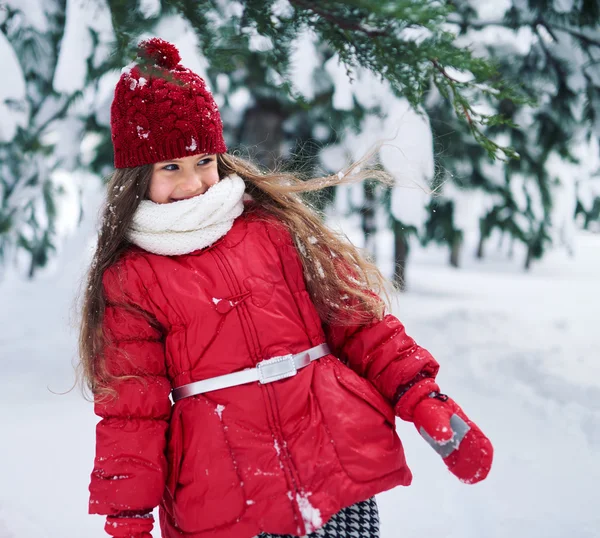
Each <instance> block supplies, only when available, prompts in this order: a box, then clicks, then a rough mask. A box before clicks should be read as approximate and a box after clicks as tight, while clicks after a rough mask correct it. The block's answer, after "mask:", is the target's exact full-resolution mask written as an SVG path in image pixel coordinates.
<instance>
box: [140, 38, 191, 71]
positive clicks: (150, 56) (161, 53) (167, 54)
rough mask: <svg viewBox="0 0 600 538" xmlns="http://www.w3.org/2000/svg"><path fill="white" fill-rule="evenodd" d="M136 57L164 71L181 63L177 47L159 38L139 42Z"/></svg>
mask: <svg viewBox="0 0 600 538" xmlns="http://www.w3.org/2000/svg"><path fill="white" fill-rule="evenodd" d="M137 55H138V57H139V58H141V59H142V60H146V61H147V62H149V63H152V64H154V65H156V66H158V67H162V68H164V69H173V68H174V67H176V66H177V64H179V62H180V61H181V56H180V55H179V51H178V50H177V47H176V46H175V45H173V44H172V43H169V42H168V41H165V40H164V39H160V38H159V37H153V38H152V39H146V40H145V41H141V42H140V44H139V45H138V53H137Z"/></svg>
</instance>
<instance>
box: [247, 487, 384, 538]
mask: <svg viewBox="0 0 600 538" xmlns="http://www.w3.org/2000/svg"><path fill="white" fill-rule="evenodd" d="M256 538H295V537H294V536H292V535H291V534H267V533H264V532H263V533H261V534H259V535H258V536H257V537H256ZM306 538H379V511H378V510H377V503H376V502H375V498H374V497H373V498H371V499H367V500H366V501H362V502H359V503H356V504H353V505H352V506H348V507H347V508H343V509H342V510H340V511H339V512H338V513H337V514H335V516H333V517H332V518H331V519H330V520H329V521H328V522H327V523H326V524H325V525H324V526H323V527H321V528H320V529H319V530H317V531H315V532H313V533H311V534H309V535H308V536H307V537H306Z"/></svg>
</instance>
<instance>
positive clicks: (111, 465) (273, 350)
mask: <svg viewBox="0 0 600 538" xmlns="http://www.w3.org/2000/svg"><path fill="white" fill-rule="evenodd" d="M259 215H260V214H259ZM104 289H105V293H106V296H107V307H106V312H105V318H104V331H105V335H106V337H107V338H108V339H109V340H110V341H111V342H112V344H113V345H112V346H109V347H107V351H106V360H107V364H108V366H109V368H110V370H111V372H112V373H114V374H119V375H134V376H137V377H138V378H137V379H134V378H131V379H125V380H123V381H120V382H119V383H118V384H115V387H114V388H115V390H116V391H117V393H118V398H116V399H110V400H105V401H97V402H96V404H95V411H96V413H97V414H98V415H99V416H100V417H101V418H102V419H101V421H100V422H99V423H98V426H97V448H96V458H95V465H94V470H93V472H92V477H91V484H90V493H91V496H90V505H89V506H90V512H91V513H96V514H107V515H117V514H120V513H123V512H128V511H133V512H140V511H145V510H151V509H152V508H154V507H155V506H157V505H160V510H159V513H160V524H161V530H162V536H163V538H176V537H188V538H208V537H211V538H250V537H252V536H255V535H257V534H259V533H260V532H261V531H265V532H269V533H274V534H297V535H303V534H306V533H309V532H311V531H314V530H315V529H316V528H318V527H319V526H321V525H323V524H324V523H325V522H326V521H327V520H328V519H329V518H330V517H331V516H333V515H334V514H335V513H336V512H338V511H339V510H340V509H341V508H343V507H345V506H349V505H351V504H353V503H355V502H357V501H361V500H364V499H367V498H369V497H371V496H373V495H374V494H376V493H379V492H381V491H384V490H387V489H390V488H392V487H394V486H397V485H408V484H409V483H410V481H411V473H410V471H409V469H408V467H407V465H406V461H405V458H404V452H403V449H402V445H401V443H400V440H399V438H398V436H397V434H396V431H395V417H394V412H393V408H392V406H391V403H390V402H391V401H392V399H393V397H394V394H395V392H396V390H397V389H398V387H399V386H402V385H405V384H407V383H409V382H410V380H411V379H413V378H414V377H415V376H416V375H417V374H418V373H420V372H423V371H426V372H427V373H428V374H429V375H432V376H435V374H436V373H437V368H438V365H437V363H436V362H435V360H434V359H433V358H432V357H431V355H430V354H429V353H428V352H427V351H426V350H424V349H423V348H421V347H419V346H418V345H416V344H415V342H414V341H413V340H412V339H411V338H410V337H408V336H407V335H406V333H405V331H404V327H403V326H402V324H401V323H400V322H399V321H398V320H397V319H396V318H395V317H393V316H391V315H387V316H386V317H385V318H384V319H383V320H381V321H376V322H374V323H371V324H369V325H365V326H362V327H356V326H354V327H348V326H327V325H322V323H321V320H320V319H319V316H318V314H317V312H316V310H315V308H314V306H313V304H312V302H311V300H310V297H309V294H308V292H307V291H306V288H305V283H304V277H303V272H302V266H301V262H300V259H299V257H298V254H297V251H296V248H295V246H294V244H293V242H292V239H291V237H290V234H289V233H288V231H287V230H286V229H285V227H284V226H283V225H282V224H280V223H278V222H277V221H275V220H274V219H272V218H267V219H265V218H264V216H263V217H262V218H261V217H260V216H257V213H256V212H252V211H246V213H244V214H243V215H242V216H241V217H239V218H238V219H236V221H235V223H234V225H233V227H232V229H231V230H230V231H229V232H228V233H227V234H226V235H225V236H224V237H223V238H221V239H220V240H218V241H217V242H216V243H214V244H213V245H211V246H210V247H207V248H205V249H202V250H199V251H195V252H192V253H190V254H185V255H181V256H159V255H154V254H150V253H148V252H145V251H143V250H141V249H139V248H132V249H131V250H130V251H128V253H127V254H126V255H125V256H124V257H122V258H121V260H120V261H119V262H118V263H117V264H115V265H114V266H113V267H112V268H110V269H109V270H108V271H106V273H105V275H104ZM325 341H327V342H328V343H329V345H330V348H331V350H332V355H328V356H326V357H323V358H321V359H319V360H318V361H314V362H313V363H312V364H311V365H310V366H308V367H306V368H304V369H302V370H299V371H298V373H297V375H296V376H294V377H291V378H288V379H284V380H280V381H276V382H274V383H269V384H264V385H261V384H259V383H251V384H246V385H240V386H237V387H231V388H227V389H222V390H218V391H214V392H209V393H205V394H202V395H198V396H194V397H189V398H184V399H182V400H180V401H178V402H177V403H176V404H175V405H173V406H172V404H171V400H170V398H169V394H170V391H171V389H172V388H173V387H177V386H180V385H184V384H186V383H191V382H193V381H198V380H201V379H206V378H211V377H214V376H219V375H223V374H228V373H231V372H237V371H240V370H243V369H246V368H251V367H253V366H255V365H256V363H257V362H259V361H261V360H264V359H268V358H270V357H273V356H280V355H285V354H288V353H298V352H300V351H303V350H306V349H308V348H310V347H313V346H316V345H318V344H321V343H323V342H325ZM140 378H141V380H140Z"/></svg>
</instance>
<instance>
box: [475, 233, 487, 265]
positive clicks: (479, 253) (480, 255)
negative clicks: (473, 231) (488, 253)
mask: <svg viewBox="0 0 600 538" xmlns="http://www.w3.org/2000/svg"><path fill="white" fill-rule="evenodd" d="M484 243H485V238H484V237H483V233H482V234H481V235H480V236H479V243H477V252H476V254H475V255H476V256H477V259H478V260H482V259H483V255H484V250H483V247H484Z"/></svg>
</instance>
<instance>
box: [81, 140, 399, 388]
mask: <svg viewBox="0 0 600 538" xmlns="http://www.w3.org/2000/svg"><path fill="white" fill-rule="evenodd" d="M375 151H376V150H373V151H372V152H371V153H370V154H369V155H367V156H366V157H364V158H363V159H361V160H360V161H358V162H356V163H354V164H353V165H351V166H350V167H348V169H346V170H345V171H344V172H343V173H340V174H335V175H329V176H324V177H318V178H312V179H307V180H303V179H302V178H300V177H298V175H297V174H292V173H284V172H270V173H265V172H262V171H261V170H260V169H259V168H258V167H256V166H255V165H253V164H252V163H251V162H250V161H248V160H246V159H243V158H241V157H238V156H234V155H232V154H228V153H225V154H219V155H217V165H218V170H219V177H221V178H223V177H226V176H228V175H230V174H232V173H235V174H237V175H239V176H240V177H241V178H242V179H243V180H244V182H245V184H246V192H247V194H249V195H250V196H251V197H252V198H253V200H254V201H255V202H256V203H255V204H251V206H250V209H249V210H250V211H252V207H255V208H256V209H257V210H258V211H259V212H260V214H263V215H267V216H273V217H275V218H277V219H278V220H279V221H280V222H282V223H283V224H284V225H285V226H286V228H287V229H288V230H289V232H290V234H291V236H292V238H293V240H294V241H295V244H296V246H297V249H298V253H299V255H300V259H301V261H302V266H303V271H304V277H305V282H306V287H307V290H308V293H309V295H310V297H311V299H312V301H313V303H314V305H315V307H316V309H317V312H318V313H319V316H320V318H321V320H322V321H323V322H324V323H328V324H341V325H348V324H364V323H369V322H371V321H373V320H375V319H380V318H381V317H382V316H383V313H384V310H385V302H384V300H383V299H382V296H383V297H386V298H387V295H386V294H385V293H386V292H385V283H386V282H385V279H384V277H383V276H382V274H381V272H380V271H379V269H378V268H377V266H376V265H375V264H374V263H372V262H370V261H368V260H367V259H366V258H365V257H364V256H363V255H362V254H361V253H360V252H359V251H358V249H357V248H356V247H355V246H354V245H352V244H351V243H350V242H349V241H348V240H347V239H346V238H345V237H343V236H340V235H338V234H336V233H335V232H334V231H332V230H331V229H329V228H328V227H327V226H326V225H325V224H324V222H323V219H322V215H320V214H319V212H318V211H317V210H316V209H315V208H314V207H312V206H311V205H310V204H309V203H308V202H307V201H306V200H305V199H304V197H303V196H302V195H303V194H304V193H310V192H314V191H319V190H322V189H324V188H326V187H332V186H337V185H341V184H346V183H354V182H358V181H362V180H365V179H374V180H379V181H382V182H384V183H389V182H390V176H389V175H388V174H386V173H385V172H383V171H381V170H376V169H362V167H363V166H364V164H365V163H366V162H367V161H368V159H369V158H370V156H372V155H373V154H374V153H375ZM151 177H152V165H145V166H140V167H136V168H125V169H117V170H116V171H115V172H114V173H113V175H112V177H111V178H110V181H109V183H108V192H107V199H106V202H105V207H104V210H103V215H102V219H101V228H100V232H99V235H98V244H97V248H96V251H95V254H94V257H93V259H92V263H91V266H90V270H89V273H88V278H87V286H86V288H85V291H84V297H83V305H82V310H81V326H80V334H79V355H80V367H81V369H82V374H83V378H84V381H85V382H86V384H87V386H88V388H89V389H90V390H91V391H92V393H93V394H100V393H104V392H106V391H107V387H108V385H109V384H110V382H111V380H113V379H114V376H113V375H112V374H111V373H110V372H108V371H107V368H106V366H105V362H104V358H103V351H104V349H105V347H106V346H109V345H110V342H108V341H107V340H106V338H105V335H104V332H103V329H102V323H103V319H104V310H105V306H106V299H105V296H104V290H103V286H102V277H103V275H104V272H105V271H106V270H107V269H108V268H109V267H111V266H112V265H113V264H114V263H116V262H117V261H118V260H119V258H120V257H121V256H122V255H123V253H124V252H125V251H126V250H127V249H128V248H129V247H130V246H131V243H130V242H129V241H128V240H127V237H126V235H127V230H128V228H129V226H130V225H131V220H132V218H133V214H134V213H135V210H136V209H137V207H138V205H139V203H140V201H141V200H142V199H144V198H146V197H147V192H148V187H149V184H150V179H151ZM129 307H130V308H135V307H134V306H131V305H130V306H129ZM143 314H144V313H143ZM145 315H146V316H148V315H147V314H145ZM149 321H150V322H154V323H156V321H155V320H152V319H149Z"/></svg>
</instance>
